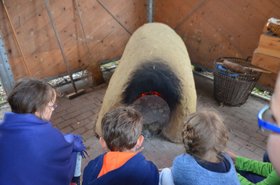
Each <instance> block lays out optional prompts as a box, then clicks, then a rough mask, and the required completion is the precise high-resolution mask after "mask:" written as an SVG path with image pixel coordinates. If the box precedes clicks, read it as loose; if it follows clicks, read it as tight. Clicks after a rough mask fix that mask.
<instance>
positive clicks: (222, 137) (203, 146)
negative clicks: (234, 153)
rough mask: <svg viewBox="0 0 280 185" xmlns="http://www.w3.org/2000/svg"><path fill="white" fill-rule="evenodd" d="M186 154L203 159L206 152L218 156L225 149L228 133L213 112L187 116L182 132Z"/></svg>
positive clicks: (201, 112) (221, 121)
mask: <svg viewBox="0 0 280 185" xmlns="http://www.w3.org/2000/svg"><path fill="white" fill-rule="evenodd" d="M182 137H183V143H184V147H185V149H186V152H187V153H188V154H190V155H193V156H196V157H199V158H203V157H204V156H205V155H206V154H207V153H208V152H212V153H214V154H216V155H217V156H216V157H218V154H219V153H220V152H222V151H223V150H224V149H225V148H226V144H227V141H228V131H227V129H226V127H225V125H224V123H223V120H222V119H221V118H220V116H219V115H218V114H217V113H215V112H214V111H206V110H205V111H200V112H196V113H193V114H191V115H189V117H188V118H187V120H186V121H185V123H184V128H183V132H182Z"/></svg>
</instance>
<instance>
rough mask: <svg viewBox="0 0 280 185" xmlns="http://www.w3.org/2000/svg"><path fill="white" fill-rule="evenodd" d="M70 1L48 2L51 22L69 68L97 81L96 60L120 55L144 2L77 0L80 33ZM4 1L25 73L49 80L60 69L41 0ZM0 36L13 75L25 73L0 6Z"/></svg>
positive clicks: (62, 69) (63, 68) (141, 14)
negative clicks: (19, 46) (82, 71)
mask: <svg viewBox="0 0 280 185" xmlns="http://www.w3.org/2000/svg"><path fill="white" fill-rule="evenodd" d="M74 1H75V0H72V1H69V0H59V1H56V0H50V7H51V12H52V15H53V17H54V21H55V25H56V27H57V30H58V32H59V35H60V38H61V41H62V43H63V48H64V50H65V53H66V57H67V59H68V61H69V63H70V67H71V70H72V71H73V70H79V69H89V70H90V71H91V72H92V73H93V77H94V78H95V79H94V80H95V81H96V82H100V81H101V80H102V79H101V75H100V70H99V63H100V61H102V60H107V59H112V58H115V57H120V56H121V54H122V52H123V50H124V47H125V45H126V43H127V41H128V39H129V37H130V35H131V34H132V33H133V31H134V30H135V29H137V28H138V27H139V26H141V25H142V24H144V23H145V22H146V0H130V1H127V0H118V1H117V2H116V1H112V0H77V2H78V9H79V10H80V11H81V18H82V24H83V27H84V31H85V33H86V37H84V36H83V34H82V33H83V32H82V26H81V23H80V21H79V18H78V17H77V15H78V14H77V13H76V11H75V9H74V7H75V6H74V5H75V4H74ZM0 4H1V3H0ZM5 4H6V6H7V9H8V12H9V14H10V17H11V19H12V24H13V26H14V27H15V30H16V36H17V38H18V41H19V43H20V45H21V47H22V50H23V54H24V56H25V58H26V61H27V66H28V68H29V69H30V71H31V76H33V77H37V78H49V77H53V76H57V75H61V74H64V73H66V66H65V64H64V62H63V58H62V55H61V53H60V50H59V47H58V44H57V41H56V39H55V35H54V31H53V30H52V27H51V24H50V20H49V17H48V14H47V11H46V6H45V4H44V0H9V1H5ZM0 34H1V35H2V37H3V38H4V39H3V40H4V43H5V47H6V48H7V51H8V58H9V62H10V65H11V67H12V71H13V73H14V77H15V79H19V78H21V77H24V76H29V75H28V73H27V71H26V70H25V68H24V65H23V59H22V56H21V54H20V52H19V50H18V47H17V45H16V43H15V40H14V38H13V34H12V30H11V27H10V25H9V22H8V19H7V16H6V14H5V12H4V8H3V5H2V4H1V5H0ZM86 44H88V46H89V49H90V53H89V52H88V49H87V47H86Z"/></svg>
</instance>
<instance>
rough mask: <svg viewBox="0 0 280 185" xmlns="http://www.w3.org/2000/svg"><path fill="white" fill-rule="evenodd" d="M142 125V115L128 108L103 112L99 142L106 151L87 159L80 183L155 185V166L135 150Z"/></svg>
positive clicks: (139, 146)
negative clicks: (87, 162) (89, 159)
mask: <svg viewBox="0 0 280 185" xmlns="http://www.w3.org/2000/svg"><path fill="white" fill-rule="evenodd" d="M142 126H143V124H142V116H141V115H140V113H139V112H137V111H136V110H134V109H133V108H131V107H119V108H116V109H114V110H112V111H110V112H108V113H106V114H105V116H104V117H103V119H102V122H101V128H102V136H101V137H100V140H99V141H100V144H101V146H102V147H103V148H108V150H109V151H108V152H106V153H104V154H102V155H100V156H98V157H97V158H95V159H94V160H92V161H90V162H89V164H88V165H87V167H86V168H85V170H84V174H83V185H108V184H110V185H126V184H127V185H158V176H159V175H158V170H157V167H156V166H155V165H154V164H153V163H152V162H151V161H147V160H146V159H145V157H144V156H143V155H142V154H141V153H140V152H139V149H140V148H141V147H142V143H143V141H144V137H143V136H142V135H141V132H142Z"/></svg>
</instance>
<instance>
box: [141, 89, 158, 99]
mask: <svg viewBox="0 0 280 185" xmlns="http://www.w3.org/2000/svg"><path fill="white" fill-rule="evenodd" d="M148 95H153V96H159V97H161V95H160V93H159V92H157V91H150V92H143V93H141V94H140V96H139V97H138V98H141V97H143V96H148Z"/></svg>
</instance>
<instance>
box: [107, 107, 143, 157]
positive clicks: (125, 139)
mask: <svg viewBox="0 0 280 185" xmlns="http://www.w3.org/2000/svg"><path fill="white" fill-rule="evenodd" d="M142 125H143V124H142V116H141V114H140V113H139V112H138V111H136V110H135V109H133V108H132V107H118V108H116V109H114V110H112V111H110V112H108V113H106V114H105V116H104V117H103V119H102V122H101V129H102V138H103V139H104V141H105V143H106V145H107V148H108V149H109V150H110V151H121V152H122V151H126V150H131V149H133V148H135V147H140V146H141V145H142V142H143V139H144V138H143V136H142V135H141V132H142Z"/></svg>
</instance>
